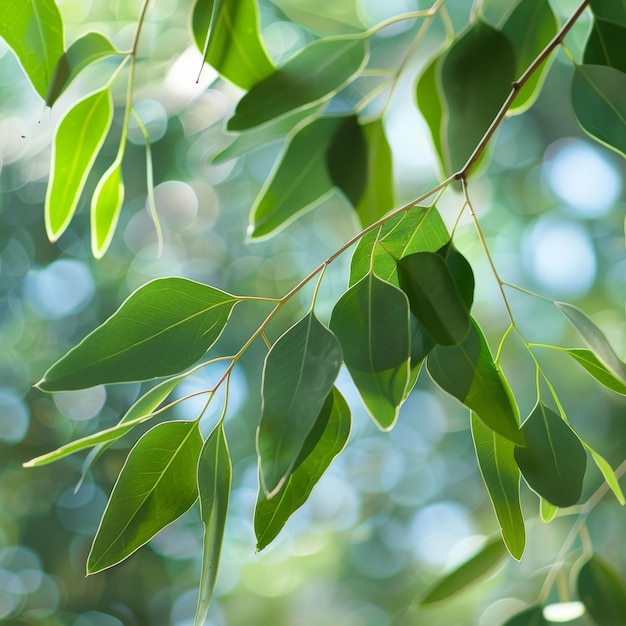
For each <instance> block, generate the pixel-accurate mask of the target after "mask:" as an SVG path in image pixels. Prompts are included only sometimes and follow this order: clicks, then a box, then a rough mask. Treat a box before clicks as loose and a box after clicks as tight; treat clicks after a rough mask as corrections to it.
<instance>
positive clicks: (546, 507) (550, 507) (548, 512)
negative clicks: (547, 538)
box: [539, 497, 559, 524]
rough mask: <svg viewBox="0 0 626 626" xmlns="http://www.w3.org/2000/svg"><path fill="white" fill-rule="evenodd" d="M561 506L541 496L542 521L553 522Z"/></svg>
mask: <svg viewBox="0 0 626 626" xmlns="http://www.w3.org/2000/svg"><path fill="white" fill-rule="evenodd" d="M558 511H559V507H558V506H554V504H550V502H548V501H547V500H546V499H545V498H542V497H540V498H539V515H540V517H541V521H542V522H545V523H546V524H547V523H549V522H551V521H552V520H553V519H554V517H555V515H556V514H557V513H558Z"/></svg>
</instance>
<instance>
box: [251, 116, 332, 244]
mask: <svg viewBox="0 0 626 626" xmlns="http://www.w3.org/2000/svg"><path fill="white" fill-rule="evenodd" d="M343 119H344V118H342V117H321V118H318V119H316V120H313V121H312V122H311V123H310V124H308V125H307V126H304V127H302V128H300V129H299V130H298V131H297V132H296V134H295V135H293V136H292V137H291V138H289V139H288V140H287V145H286V146H285V148H284V150H283V154H282V156H281V157H280V158H279V160H278V162H277V163H276V165H275V166H274V168H273V170H272V172H271V173H270V175H269V176H268V178H267V181H266V183H265V185H263V188H262V189H261V191H260V192H259V195H258V196H257V198H256V200H255V201H254V204H253V205H252V209H251V211H250V220H249V221H250V224H249V226H248V236H249V237H250V238H252V239H259V238H261V237H266V236H269V235H272V234H274V233H275V232H276V231H277V230H279V229H280V228H284V227H285V226H286V225H287V224H289V223H290V222H292V221H293V220H295V219H296V218H297V217H299V216H300V215H302V214H303V213H305V212H306V211H308V210H310V209H312V208H313V207H314V206H316V205H317V204H319V203H320V202H322V201H323V200H324V198H326V197H328V196H329V195H330V193H332V191H333V190H334V183H333V181H332V180H331V178H330V175H329V173H328V167H327V165H326V150H327V148H328V145H329V143H330V141H331V139H332V136H333V135H334V133H335V131H336V130H337V128H338V127H339V125H340V124H341V122H342V121H343Z"/></svg>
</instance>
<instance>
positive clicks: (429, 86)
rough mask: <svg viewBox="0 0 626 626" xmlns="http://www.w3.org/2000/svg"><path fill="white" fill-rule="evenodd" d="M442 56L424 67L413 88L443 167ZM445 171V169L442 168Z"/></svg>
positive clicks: (436, 57) (439, 55) (438, 56)
mask: <svg viewBox="0 0 626 626" xmlns="http://www.w3.org/2000/svg"><path fill="white" fill-rule="evenodd" d="M443 57H444V54H438V55H437V56H435V57H434V58H433V60H432V61H431V62H430V63H429V64H428V65H427V66H426V68H425V69H424V71H423V72H422V74H421V75H420V77H419V79H418V81H417V85H416V86H415V100H416V102H417V106H418V108H419V110H420V112H421V113H422V115H423V116H424V120H425V121H426V124H428V128H429V129H430V134H431V137H432V140H433V145H434V146H435V151H436V152H437V156H438V157H439V161H440V163H442V165H444V166H445V158H444V153H443V148H442V144H441V141H442V139H441V133H442V127H443V115H444V110H443V106H442V104H441V99H442V96H441V78H440V77H441V62H442V60H443ZM444 169H445V168H444Z"/></svg>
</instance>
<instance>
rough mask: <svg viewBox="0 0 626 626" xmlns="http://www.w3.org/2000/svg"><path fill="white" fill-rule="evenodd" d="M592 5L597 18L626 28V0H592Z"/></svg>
mask: <svg viewBox="0 0 626 626" xmlns="http://www.w3.org/2000/svg"><path fill="white" fill-rule="evenodd" d="M590 6H591V10H592V11H593V14H594V15H595V16H596V17H597V18H598V17H599V18H600V19H603V20H607V21H608V22H613V23H615V24H619V25H620V26H623V27H625V28H626V0H591V2H590Z"/></svg>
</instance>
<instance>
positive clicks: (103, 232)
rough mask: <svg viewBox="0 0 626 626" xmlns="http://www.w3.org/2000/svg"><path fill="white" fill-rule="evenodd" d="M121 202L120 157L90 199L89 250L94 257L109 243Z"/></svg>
mask: <svg viewBox="0 0 626 626" xmlns="http://www.w3.org/2000/svg"><path fill="white" fill-rule="evenodd" d="M123 202H124V183H123V181H122V159H121V158H117V159H116V160H115V161H114V162H113V164H112V165H111V167H109V169H108V170H107V171H106V172H105V173H104V174H103V175H102V178H101V179H100V180H99V181H98V184H97V185H96V189H95V191H94V193H93V197H92V199H91V252H92V254H93V256H94V257H95V258H96V259H101V258H102V257H103V256H104V253H105V252H106V251H107V250H108V248H109V245H110V244H111V240H112V239H113V234H114V233H115V227H116V226H117V222H118V220H119V217H120V210H121V209H122V203H123Z"/></svg>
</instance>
